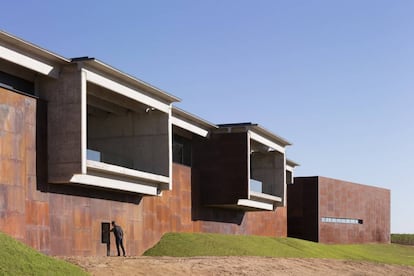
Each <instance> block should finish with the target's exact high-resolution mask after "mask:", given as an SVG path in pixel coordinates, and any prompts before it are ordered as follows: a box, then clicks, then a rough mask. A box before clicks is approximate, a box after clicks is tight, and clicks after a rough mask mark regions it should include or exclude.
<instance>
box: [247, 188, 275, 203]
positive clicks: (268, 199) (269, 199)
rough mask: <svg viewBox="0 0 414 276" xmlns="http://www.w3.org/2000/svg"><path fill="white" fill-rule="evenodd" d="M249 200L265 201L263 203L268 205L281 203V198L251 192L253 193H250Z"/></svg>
mask: <svg viewBox="0 0 414 276" xmlns="http://www.w3.org/2000/svg"><path fill="white" fill-rule="evenodd" d="M250 199H253V200H259V201H265V202H268V203H271V202H282V198H281V197H278V196H273V195H268V194H263V193H258V192H253V191H250Z"/></svg>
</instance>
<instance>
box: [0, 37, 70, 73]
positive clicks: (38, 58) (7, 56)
mask: <svg viewBox="0 0 414 276" xmlns="http://www.w3.org/2000/svg"><path fill="white" fill-rule="evenodd" d="M0 58H1V59H4V60H7V61H9V62H12V63H15V64H18V65H20V66H22V67H25V68H27V69H30V70H33V71H35V72H38V73H40V74H42V75H45V76H49V77H52V78H58V77H59V72H60V66H62V65H65V64H69V62H70V61H69V60H68V59H65V58H63V57H61V56H58V55H57V54H54V53H52V52H49V51H47V50H45V49H43V48H40V47H38V46H36V45H34V44H31V43H29V42H26V41H24V40H22V39H20V38H17V37H14V36H12V35H10V34H8V33H6V32H3V31H0Z"/></svg>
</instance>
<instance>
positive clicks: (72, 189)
mask: <svg viewBox="0 0 414 276" xmlns="http://www.w3.org/2000/svg"><path fill="white" fill-rule="evenodd" d="M47 173H48V172H47V102H46V101H42V100H38V101H37V110H36V182H37V184H36V188H37V190H38V191H41V192H45V193H55V194H64V195H72V196H80V197H90V198H97V199H104V200H112V201H119V202H126V203H133V204H139V203H140V202H141V200H142V196H139V195H135V194H129V193H122V192H117V191H108V190H98V189H96V188H94V189H93V190H92V189H90V188H88V187H86V186H79V185H76V184H75V185H71V184H49V183H48V181H47Z"/></svg>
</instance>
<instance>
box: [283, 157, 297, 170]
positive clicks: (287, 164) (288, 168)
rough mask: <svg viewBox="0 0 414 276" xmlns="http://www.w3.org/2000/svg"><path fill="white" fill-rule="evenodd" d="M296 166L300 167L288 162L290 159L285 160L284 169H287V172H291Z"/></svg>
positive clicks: (291, 161)
mask: <svg viewBox="0 0 414 276" xmlns="http://www.w3.org/2000/svg"><path fill="white" fill-rule="evenodd" d="M298 166H300V164H299V163H296V162H295V161H293V160H290V159H286V169H287V170H289V171H293V169H294V168H295V167H298Z"/></svg>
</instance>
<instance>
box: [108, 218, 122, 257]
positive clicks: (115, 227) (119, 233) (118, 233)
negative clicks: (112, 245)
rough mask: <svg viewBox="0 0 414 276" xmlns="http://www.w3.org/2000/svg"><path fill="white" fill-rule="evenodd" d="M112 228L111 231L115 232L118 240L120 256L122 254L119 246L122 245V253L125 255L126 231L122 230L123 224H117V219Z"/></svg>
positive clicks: (117, 248)
mask: <svg viewBox="0 0 414 276" xmlns="http://www.w3.org/2000/svg"><path fill="white" fill-rule="evenodd" d="M111 224H112V229H111V230H110V232H114V236H115V242H116V250H117V251H118V256H121V253H120V251H119V246H121V249H122V253H123V254H124V257H125V248H124V231H122V228H121V226H119V225H117V224H116V223H115V221H112V223H111Z"/></svg>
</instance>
